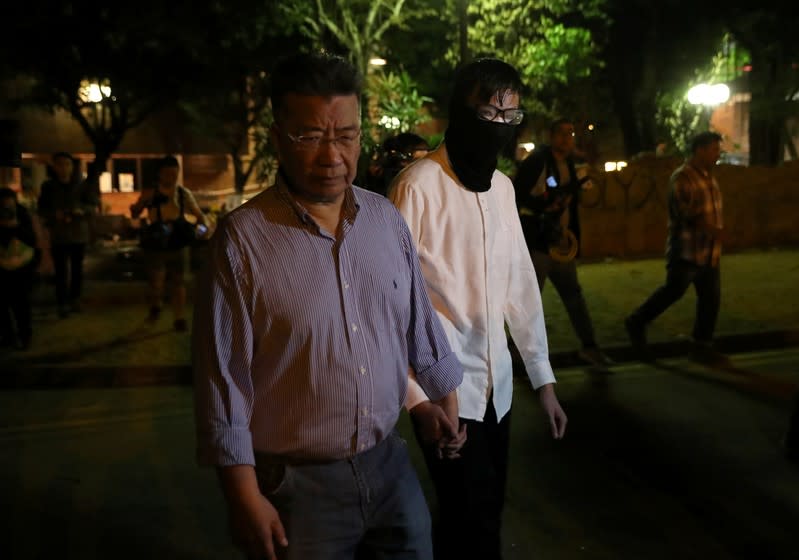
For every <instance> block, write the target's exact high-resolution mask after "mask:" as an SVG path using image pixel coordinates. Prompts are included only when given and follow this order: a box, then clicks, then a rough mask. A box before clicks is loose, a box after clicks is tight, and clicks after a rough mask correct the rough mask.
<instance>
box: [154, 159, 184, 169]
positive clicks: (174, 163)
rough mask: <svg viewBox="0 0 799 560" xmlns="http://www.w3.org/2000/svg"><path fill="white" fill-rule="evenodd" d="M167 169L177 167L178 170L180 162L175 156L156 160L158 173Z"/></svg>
mask: <svg viewBox="0 0 799 560" xmlns="http://www.w3.org/2000/svg"><path fill="white" fill-rule="evenodd" d="M167 167H177V168H178V169H180V162H178V158H176V157H175V156H164V157H162V158H161V159H159V160H158V171H161V170H162V169H166V168H167Z"/></svg>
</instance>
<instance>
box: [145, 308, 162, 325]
mask: <svg viewBox="0 0 799 560" xmlns="http://www.w3.org/2000/svg"><path fill="white" fill-rule="evenodd" d="M160 316H161V308H160V307H155V306H153V307H151V308H150V313H149V314H148V315H147V322H148V323H155V322H156V321H157V320H158V318H159V317H160Z"/></svg>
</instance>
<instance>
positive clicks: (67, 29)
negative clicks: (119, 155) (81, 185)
mask: <svg viewBox="0 0 799 560" xmlns="http://www.w3.org/2000/svg"><path fill="white" fill-rule="evenodd" d="M187 8H188V6H186V5H184V4H183V3H181V2H167V3H162V2H157V1H155V0H143V1H141V2H136V3H126V2H118V3H114V2H104V1H98V0H86V1H83V2H80V3H78V2H69V1H66V2H60V3H52V2H47V1H43V0H30V1H28V2H24V3H12V4H10V5H8V6H6V7H5V8H4V10H5V11H6V14H5V15H6V17H7V18H8V21H14V22H15V27H14V29H15V33H13V34H11V33H8V34H2V36H1V37H0V48H2V50H3V52H6V53H11V52H13V53H14V55H13V57H11V58H7V59H6V61H5V62H6V64H5V68H4V71H5V72H6V76H7V77H8V76H11V77H14V78H16V79H21V78H23V77H24V78H27V79H28V80H29V81H28V83H29V85H30V88H29V90H28V92H27V95H26V96H25V97H24V99H21V100H19V101H20V102H22V103H27V104H33V105H36V106H39V107H42V108H45V109H49V110H53V109H56V108H60V109H63V110H65V111H67V112H68V113H69V114H70V115H72V117H73V118H74V119H75V120H76V121H77V123H78V124H79V125H80V127H81V129H82V130H83V131H84V133H85V134H86V136H87V137H88V138H89V139H90V140H91V142H92V144H93V145H94V150H95V161H94V164H93V165H92V166H91V167H90V174H91V175H90V177H89V179H90V180H95V179H96V178H97V177H98V176H99V174H100V173H101V172H102V171H103V170H104V169H105V167H106V162H107V160H108V159H109V158H110V157H111V154H113V153H114V152H115V151H116V150H117V148H118V147H119V145H120V143H121V142H122V140H123V138H124V137H125V134H126V133H127V132H128V131H129V130H130V129H132V128H134V127H136V126H138V125H139V124H141V123H142V122H143V121H144V120H145V119H146V118H147V117H148V116H150V115H151V114H152V113H153V112H154V111H156V110H157V109H158V108H160V107H163V106H164V105H165V104H166V103H167V102H168V101H169V100H172V99H174V98H175V96H176V95H177V93H178V92H179V90H180V87H181V85H182V83H183V81H182V80H181V79H180V78H181V77H180V74H179V73H180V69H181V68H182V67H181V64H180V61H181V59H182V58H184V56H183V55H185V51H184V49H185V48H186V47H190V46H191V45H192V43H193V41H195V40H196V37H193V36H192V30H190V29H185V28H181V27H180V26H176V25H174V24H173V22H176V21H180V19H181V17H182V16H183V13H184V10H186V9H187ZM19 44H24V45H25V47H24V48H19V46H18V45H19Z"/></svg>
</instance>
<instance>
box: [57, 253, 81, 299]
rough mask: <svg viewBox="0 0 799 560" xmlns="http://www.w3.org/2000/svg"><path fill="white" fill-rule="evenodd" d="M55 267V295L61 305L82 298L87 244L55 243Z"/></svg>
mask: <svg viewBox="0 0 799 560" xmlns="http://www.w3.org/2000/svg"><path fill="white" fill-rule="evenodd" d="M51 252H52V254H53V267H54V268H55V297H56V301H57V302H58V305H59V306H63V305H66V304H68V303H69V302H74V301H77V300H79V299H80V294H81V291H82V290H83V257H84V255H85V253H86V245H84V244H83V243H64V244H58V245H55V244H54V245H53V247H52V249H51Z"/></svg>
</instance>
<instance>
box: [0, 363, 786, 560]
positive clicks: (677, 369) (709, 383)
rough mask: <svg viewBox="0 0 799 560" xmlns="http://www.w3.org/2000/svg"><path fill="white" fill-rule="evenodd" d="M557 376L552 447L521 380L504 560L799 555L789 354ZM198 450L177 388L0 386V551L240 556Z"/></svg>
mask: <svg viewBox="0 0 799 560" xmlns="http://www.w3.org/2000/svg"><path fill="white" fill-rule="evenodd" d="M557 374H558V377H559V385H558V394H559V396H560V398H561V401H562V403H563V406H564V408H565V409H566V411H567V413H568V414H569V429H568V433H567V437H566V439H564V440H563V441H560V442H554V441H552V440H551V439H549V436H548V431H547V427H546V425H545V422H544V419H543V417H542V416H541V412H540V410H539V408H538V406H537V404H536V397H535V395H534V394H533V393H532V391H531V390H530V389H529V387H528V386H527V384H526V383H525V381H524V380H523V379H517V380H516V393H515V397H514V398H515V400H514V407H513V418H512V449H511V472H510V481H509V491H508V501H507V507H506V513H505V549H506V558H507V560H514V559H525V560H527V559H531V558H535V559H558V560H560V559H572V558H574V559H628V558H629V559H660V558H663V559H666V558H669V559H671V558H681V559H682V558H703V559H720V560H723V559H750V558H752V559H754V558H758V559H759V558H786V559H788V558H799V550H797V544H799V538H798V537H797V535H798V534H799V533H798V532H797V529H799V467H798V466H796V465H793V464H791V463H789V462H788V461H786V460H785V458H784V456H783V451H782V448H781V441H782V438H783V436H784V433H785V430H786V428H787V422H788V418H789V415H790V412H791V408H792V406H793V403H792V399H793V398H794V394H795V392H796V387H797V386H798V385H799V349H795V348H794V349H790V350H782V351H770V352H761V353H749V354H738V355H734V356H733V357H732V367H729V368H727V369H725V370H711V369H707V368H705V367H702V366H699V365H696V364H693V363H691V362H688V361H685V360H665V361H662V362H658V363H656V364H648V365H644V364H638V363H632V364H626V365H622V366H618V367H616V368H613V370H611V371H610V372H589V371H587V370H584V369H566V370H560V371H558V372H557ZM401 428H402V430H403V431H404V433H406V434H409V433H410V432H409V430H408V425H407V419H403V422H402V424H401ZM193 448H194V435H193V418H192V409H191V393H190V389H189V388H187V387H185V386H183V387H181V386H153V387H135V388H108V389H96V388H94V389H63V388H62V389H59V390H29V389H26V390H11V391H3V392H0V453H2V457H3V461H2V462H0V505H1V506H2V511H3V512H4V513H5V515H4V518H5V521H4V522H3V523H2V524H0V527H2V528H1V529H0V531H2V533H0V557H2V558H14V559H16V558H48V559H49V558H80V559H94V558H117V559H123V558H137V559H139V558H171V559H184V558H185V559H189V558H192V559H194V558H197V559H204V558H209V559H210V558H240V556H239V555H238V554H237V553H236V552H235V550H234V549H232V548H231V546H230V545H229V542H228V538H227V534H226V520H225V515H224V505H223V502H222V499H221V496H220V494H219V492H218V491H217V489H216V485H215V479H214V476H213V473H212V472H210V471H208V470H203V469H200V468H198V467H197V466H196V465H195V463H194V459H193ZM411 448H412V449H414V450H415V445H411ZM415 460H416V461H417V465H419V467H420V471H419V472H420V474H421V477H422V480H423V484H424V485H425V487H426V489H427V490H428V492H429V490H430V488H429V483H428V481H427V479H426V477H425V476H424V470H423V469H422V468H421V465H422V463H421V461H420V460H419V457H418V454H417V456H416V457H415ZM432 506H433V507H435V504H432ZM464 538H469V536H468V535H464Z"/></svg>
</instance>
